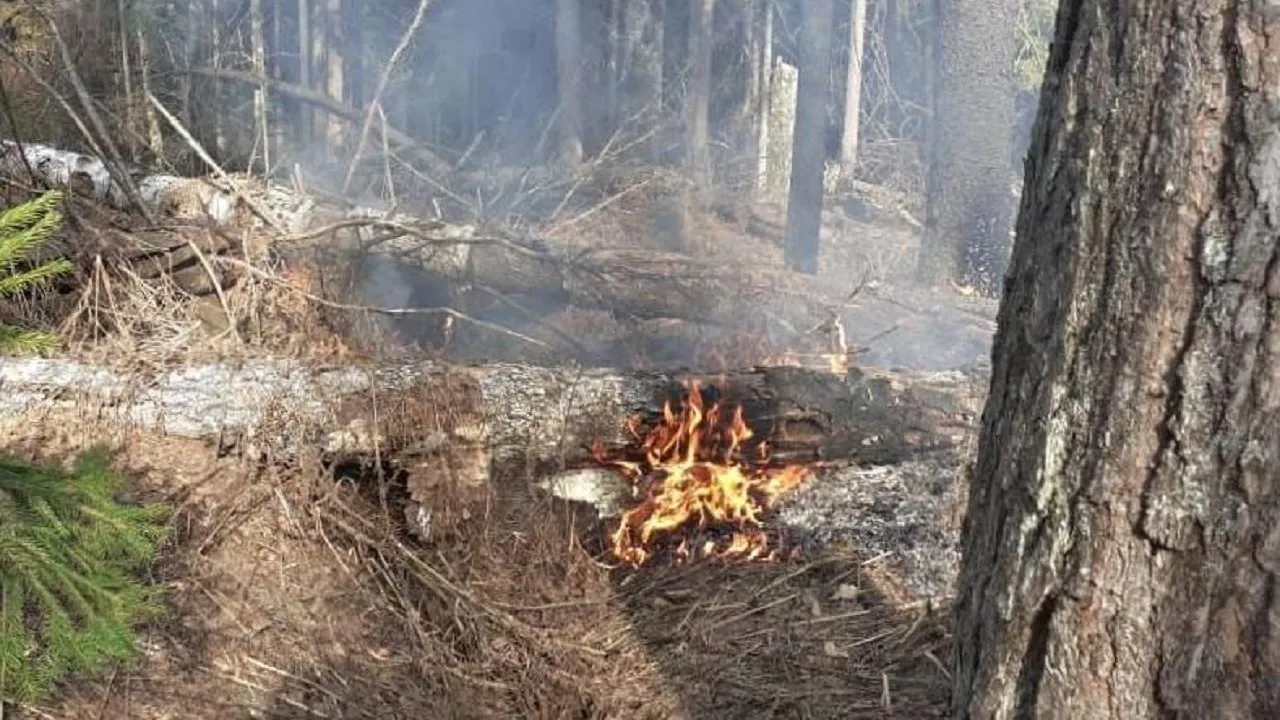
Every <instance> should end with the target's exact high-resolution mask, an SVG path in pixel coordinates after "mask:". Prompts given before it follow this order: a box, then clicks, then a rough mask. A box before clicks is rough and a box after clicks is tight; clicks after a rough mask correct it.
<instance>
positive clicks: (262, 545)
mask: <svg viewBox="0 0 1280 720" xmlns="http://www.w3.org/2000/svg"><path fill="white" fill-rule="evenodd" d="M757 214H760V213H759V212H758V211H757ZM637 218H640V219H642V220H643V219H644V213H643V211H642V209H641V208H632V209H628V208H627V207H626V206H625V205H620V206H619V207H617V208H614V209H612V210H611V211H610V212H604V213H600V214H599V215H598V217H593V218H591V219H590V220H589V221H588V220H584V221H583V222H582V223H581V224H580V227H578V228H576V230H577V231H578V232H581V233H583V234H584V235H588V234H590V235H596V236H598V235H599V234H600V233H602V232H604V233H608V234H610V235H611V236H613V237H618V236H623V237H628V238H638V239H640V240H638V241H640V242H643V241H644V240H642V238H646V237H648V238H653V229H652V227H651V226H648V225H646V226H643V227H627V225H628V223H635V222H639V221H640V220H637ZM644 222H646V223H647V222H649V221H648V220H644ZM684 222H685V223H687V224H686V225H685V227H684V232H683V233H682V235H683V237H684V238H686V239H692V240H691V242H694V243H697V244H698V245H692V246H691V245H689V244H687V242H686V244H684V245H683V247H681V248H680V249H681V250H683V251H685V252H689V253H691V254H695V255H698V256H701V257H706V258H714V257H716V256H717V254H718V253H719V254H721V255H723V256H725V257H729V256H733V257H737V258H742V257H748V256H749V257H753V258H757V259H758V261H759V262H761V263H766V264H779V263H780V261H781V249H780V248H779V247H778V246H777V244H776V242H773V241H771V240H769V239H768V238H767V237H762V236H761V235H760V234H753V233H751V232H748V231H747V228H746V223H745V222H743V221H742V220H741V219H740V218H739V219H734V218H733V217H729V218H728V219H726V218H725V217H723V216H720V215H716V214H714V213H708V214H707V215H705V216H698V217H694V218H685V219H684ZM611 226H612V227H613V228H614V229H613V230H610V229H609V228H610V227H611ZM765 235H768V233H765ZM913 236H914V232H912V231H911V230H910V229H909V228H905V227H901V226H894V225H890V224H886V223H882V222H872V221H868V222H855V221H852V220H849V219H848V218H846V217H844V216H843V214H842V213H840V211H833V212H831V213H829V217H828V222H827V223H826V230H825V235H824V253H823V258H822V266H823V269H822V273H821V274H820V276H819V278H818V279H817V280H816V281H815V282H817V283H821V284H825V286H826V287H829V288H830V289H831V292H833V293H841V292H843V293H848V292H850V290H851V289H852V288H854V287H856V286H858V285H859V284H864V285H865V284H866V283H864V282H863V281H864V280H866V279H871V280H874V281H875V283H874V293H867V294H864V295H862V296H860V298H859V299H860V303H859V304H857V306H854V307H849V308H846V311H847V315H846V317H845V318H844V321H845V322H846V324H847V325H848V326H849V327H850V328H851V329H853V331H854V332H855V333H856V337H877V336H879V338H880V339H878V340H876V341H874V342H869V343H868V345H869V348H868V350H867V351H866V353H864V355H863V357H864V360H865V362H867V363H869V364H875V365H901V366H906V367H929V368H937V367H955V366H962V365H970V364H975V363H976V364H980V363H981V362H982V361H983V360H984V359H985V356H986V354H987V353H988V352H989V343H990V333H991V330H992V329H993V325H992V322H993V321H992V318H993V315H994V313H993V310H994V307H993V304H992V303H989V302H985V301H980V300H977V299H975V298H973V297H971V296H969V295H968V294H967V293H965V292H964V291H963V290H962V289H960V290H957V291H956V292H950V291H929V292H926V291H919V290H910V289H908V288H907V278H908V276H909V263H910V260H909V259H910V258H912V257H913V256H914V240H913ZM652 241H653V242H666V240H665V239H661V238H659V239H653V240H652ZM103 438H104V435H103V433H102V429H101V428H95V427H91V426H89V425H86V424H83V423H81V424H68V423H58V422H50V421H39V420H37V419H35V418H12V419H6V420H3V421H0V447H2V448H3V449H6V450H10V451H15V452H20V453H23V454H27V455H32V456H42V457H47V458H65V457H69V456H70V455H72V454H73V453H75V452H77V451H79V450H81V449H84V448H85V447H87V446H89V445H91V444H93V443H98V442H102V441H103ZM115 445H116V446H117V447H118V448H119V450H120V454H119V456H118V462H119V464H120V467H121V469H122V470H125V471H126V472H128V473H130V474H131V475H132V476H134V477H136V478H137V480H138V490H137V492H138V493H139V494H140V495H141V496H144V497H147V498H152V499H163V500H166V501H167V502H169V503H171V504H172V505H173V506H174V507H175V508H176V515H175V527H176V530H177V532H176V535H175V537H174V539H173V540H172V541H171V542H170V543H169V545H168V546H167V547H166V549H165V551H164V553H163V560H162V562H160V563H159V564H158V566H157V567H156V568H155V569H154V575H155V579H156V580H157V581H158V582H160V583H162V584H163V585H164V586H165V587H166V588H167V591H168V601H167V603H168V610H169V612H168V613H167V616H166V618H165V619H164V620H162V621H159V622H156V623H153V624H152V625H149V626H147V627H146V628H144V629H143V632H142V641H143V646H144V654H143V657H142V659H141V661H140V662H139V663H138V664H137V665H136V666H135V667H130V668H121V669H119V670H118V671H116V672H114V673H113V674H111V675H110V676H109V677H107V678H104V679H101V680H95V681H76V682H73V683H69V684H68V685H66V686H65V687H64V688H62V689H61V691H60V694H59V696H58V698H57V700H56V702H53V703H50V704H47V705H43V706H40V707H35V708H29V709H27V710H26V711H25V712H27V713H29V714H30V716H31V717H54V718H72V719H75V720H81V719H84V720H89V719H90V718H155V719H160V718H174V719H176V718H194V719H197V720H199V719H203V718H210V719H211V718H219V719H220V720H221V719H223V718H310V717H316V718H467V719H470V718H476V719H479V718H637V719H639V718H655V719H656V718H691V719H692V718H698V719H700V718H744V719H745V718H767V717H774V718H797V719H798V718H806V719H807V718H882V717H909V718H927V717H938V716H941V715H942V714H943V713H944V712H945V709H946V701H947V696H948V692H949V677H948V672H949V671H948V667H949V663H950V646H949V625H950V618H949V610H948V608H947V600H946V598H945V597H938V598H929V597H914V596H910V595H905V596H904V595H903V594H902V593H901V592H897V591H896V590H895V587H896V585H895V583H894V582H893V578H891V577H886V571H885V570H884V569H883V565H882V563H881V560H882V559H883V558H882V557H869V556H867V554H866V553H865V552H862V551H861V550H862V549H860V548H853V547H839V546H832V547H827V548H824V549H823V550H822V552H820V553H818V554H816V555H813V556H810V557H807V558H805V559H803V560H796V561H789V562H779V563H760V564H741V565H709V564H702V563H695V564H691V565H687V566H683V567H661V566H659V567H653V568H648V569H643V570H640V571H632V570H627V569H622V568H616V567H610V566H609V565H608V564H606V563H605V562H603V561H602V559H601V558H602V557H603V554H602V553H601V552H600V542H601V537H602V528H601V525H600V522H599V521H598V520H597V519H595V518H594V516H593V515H591V513H590V512H589V511H587V510H585V509H583V508H579V507H573V506H570V505H567V504H565V503H562V502H559V501H552V500H550V499H548V498H546V497H543V496H541V495H538V494H535V492H534V491H533V490H532V489H531V488H529V487H507V486H505V485H500V484H499V485H495V487H493V488H491V489H490V494H491V502H490V505H489V507H490V510H489V512H488V513H487V515H486V516H485V517H483V518H476V519H475V522H474V523H472V524H471V525H470V526H468V528H467V529H466V530H465V531H464V532H463V534H461V535H459V536H458V537H455V538H451V539H450V540H449V542H447V543H446V542H438V543H436V544H435V545H434V546H432V547H426V548H424V547H419V546H418V545H416V544H415V543H414V541H412V540H410V539H408V537H407V536H406V535H405V534H404V532H403V528H402V525H403V523H402V522H399V521H395V520H393V519H392V517H394V515H395V513H394V511H392V512H386V511H385V508H384V507H380V505H381V498H380V497H379V494H378V492H377V491H376V489H375V490H370V488H376V487H377V485H378V483H377V482H376V481H373V480H371V479H369V478H358V477H350V476H343V475H341V474H339V473H333V472H326V471H323V470H322V469H321V468H318V467H308V466H305V465H304V466H299V467H292V468H264V467H261V466H259V465H257V464H249V463H247V462H245V461H242V460H239V459H236V458H232V457H221V458H220V457H217V456H216V453H215V452H214V450H213V449H211V448H209V447H208V446H206V445H203V444H200V443H194V442H187V441H181V440H177V439H173V438H159V437H156V436H152V435H143V434H132V435H129V436H118V437H116V438H115ZM952 462H954V460H953V461H952ZM955 471H956V468H955V467H954V466H951V465H947V464H943V465H939V466H938V467H937V468H935V470H934V472H935V473H936V474H938V475H941V476H945V477H947V478H951V477H954V476H955V475H956V474H957V473H956V472H955ZM956 482H958V481H956ZM952 494H953V495H958V490H956V491H955V492H953V493H952ZM956 528H957V526H956V525H954V524H948V525H947V527H946V528H945V529H944V530H945V532H946V533H950V534H951V535H952V536H954V533H955V531H956Z"/></svg>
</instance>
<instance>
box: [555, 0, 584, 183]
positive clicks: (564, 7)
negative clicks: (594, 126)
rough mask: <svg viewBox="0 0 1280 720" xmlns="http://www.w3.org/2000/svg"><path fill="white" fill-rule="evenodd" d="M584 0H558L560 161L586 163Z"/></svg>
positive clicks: (557, 45)
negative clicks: (583, 51)
mask: <svg viewBox="0 0 1280 720" xmlns="http://www.w3.org/2000/svg"><path fill="white" fill-rule="evenodd" d="M579 1H580V0H556V67H557V76H558V80H559V82H558V87H559V97H560V107H559V115H558V122H557V125H558V127H559V128H560V161H561V162H563V163H564V164H565V165H567V166H569V167H577V166H578V165H579V164H580V163H581V162H582V153H583V151H582V97H581V92H582V88H581V85H582V32H581V29H580V26H581V10H582V8H581V7H580V6H579V4H578V3H579Z"/></svg>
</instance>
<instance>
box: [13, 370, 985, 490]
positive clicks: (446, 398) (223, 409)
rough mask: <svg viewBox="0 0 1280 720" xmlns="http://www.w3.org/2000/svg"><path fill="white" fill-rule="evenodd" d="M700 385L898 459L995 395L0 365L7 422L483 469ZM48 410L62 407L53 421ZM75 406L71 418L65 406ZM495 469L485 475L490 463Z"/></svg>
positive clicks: (623, 376) (762, 413) (620, 378)
mask: <svg viewBox="0 0 1280 720" xmlns="http://www.w3.org/2000/svg"><path fill="white" fill-rule="evenodd" d="M687 379H696V380H699V382H701V383H702V384H703V386H704V387H706V388H713V389H714V392H715V393H717V394H718V395H720V396H721V397H723V398H724V400H725V401H726V402H729V403H732V404H741V405H742V407H743V410H744V413H745V418H746V420H747V422H748V424H749V425H751V426H752V427H753V429H755V431H756V433H757V435H758V436H761V437H767V438H769V439H770V441H771V443H772V445H773V448H774V450H775V456H777V457H785V458H789V459H803V460H817V459H822V458H851V459H854V460H860V461H864V462H869V463H891V462H897V461H900V460H903V459H906V458H909V457H911V456H913V455H915V454H918V453H919V452H922V451H927V450H929V449H934V448H943V447H950V446H953V445H955V444H956V443H957V442H960V441H961V440H962V439H963V438H964V437H965V436H966V435H967V433H968V431H969V429H970V428H971V427H972V423H973V422H974V420H975V417H976V413H977V412H978V411H979V409H980V403H981V395H982V392H983V391H984V390H985V387H984V386H983V385H982V383H981V380H980V379H977V378H975V377H972V376H969V375H965V374H962V373H959V372H944V373H922V374H906V373H895V372H889V371H878V370H867V371H859V370H854V371H853V372H851V373H850V374H849V375H848V376H846V377H839V376H836V375H832V374H829V373H825V372H819V371H814V370H808V369H803V368H793V367H776V368H756V369H749V370H741V371H736V372H731V373H727V374H722V375H719V376H696V375H687V376H679V377H677V376H674V375H669V374H662V373H621V372H618V371H614V370H608V369H595V370H567V369H557V368H545V367H535V366H528V365H484V366H470V367H465V366H453V365H445V364H438V363H413V364H397V365H377V366H368V367H360V366H343V367H333V366H317V367H308V366H304V365H301V364H298V363H294V362H291V361H284V360H280V361H251V362H244V363H242V364H240V365H237V366H233V365H229V364H211V365H201V366H190V367H183V368H179V369H175V370H171V371H167V372H162V373H159V374H154V375H151V376H144V375H139V374H136V373H131V372H126V371H117V370H114V369H112V368H110V367H105V366H96V365H87V364H82V363H77V362H73V361H69V360H61V359H3V360H0V415H3V416H5V417H9V418H18V417H24V418H26V419H25V420H24V422H37V423H38V422H40V419H39V418H40V416H42V415H43V416H49V417H57V418H58V419H59V422H62V421H68V420H70V419H71V416H72V415H73V416H74V421H75V422H84V421H85V420H86V419H87V418H93V417H96V418H100V419H105V420H108V421H109V422H110V423H112V424H115V425H117V426H121V425H122V426H126V427H139V428H146V429H151V430H156V431H160V432H162V433H166V434H172V435H178V436H184V437H192V438H208V439H215V438H222V440H223V442H228V441H229V439H234V440H235V441H236V442H240V443H243V444H248V445H252V446H256V447H259V448H271V449H274V450H276V451H285V452H297V451H299V450H301V449H304V448H308V447H314V448H317V449H324V450H327V451H329V452H335V453H355V454H363V453H372V452H374V451H375V449H376V450H378V451H379V452H382V453H384V454H387V455H397V454H399V455H406V456H412V455H415V454H421V453H428V454H429V453H431V452H434V451H435V450H437V449H439V448H440V447H443V446H445V445H447V444H449V443H451V442H455V441H457V442H461V443H464V444H466V445H469V446H474V447H478V448H483V450H484V452H485V453H486V454H487V457H488V461H487V462H486V465H489V466H491V465H493V464H495V463H507V462H512V461H520V462H525V461H529V460H532V461H535V462H557V463H563V462H568V463H574V462H578V461H585V460H587V459H589V457H590V456H589V453H588V451H587V446H588V445H589V444H590V443H591V442H593V441H596V440H600V441H603V442H605V443H606V444H613V443H625V442H627V439H626V437H625V434H624V431H623V425H624V422H625V421H626V419H627V418H628V417H629V416H630V415H632V414H636V413H639V414H642V415H647V416H656V414H657V413H658V412H660V410H661V407H662V403H663V402H664V401H665V400H679V399H680V397H681V395H682V394H683V390H682V386H681V383H682V382H684V381H685V380H687ZM50 413H53V415H50ZM68 413H71V415H68ZM486 469H488V468H486Z"/></svg>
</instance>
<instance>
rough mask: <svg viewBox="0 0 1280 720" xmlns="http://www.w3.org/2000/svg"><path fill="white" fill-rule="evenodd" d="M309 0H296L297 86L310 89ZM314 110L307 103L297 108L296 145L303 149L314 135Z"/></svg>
mask: <svg viewBox="0 0 1280 720" xmlns="http://www.w3.org/2000/svg"><path fill="white" fill-rule="evenodd" d="M311 20H312V15H311V0H298V86H299V87H302V88H305V89H307V90H312V89H313V86H312V79H311V58H312V54H311V46H312V37H311V35H312V28H311V25H312V23H311ZM315 118H316V111H315V109H314V108H311V107H309V106H307V105H303V106H301V107H299V108H298V128H297V139H296V142H297V145H298V150H299V151H305V150H306V149H307V147H308V146H309V145H310V144H311V139H312V138H313V137H315V122H316V119H315Z"/></svg>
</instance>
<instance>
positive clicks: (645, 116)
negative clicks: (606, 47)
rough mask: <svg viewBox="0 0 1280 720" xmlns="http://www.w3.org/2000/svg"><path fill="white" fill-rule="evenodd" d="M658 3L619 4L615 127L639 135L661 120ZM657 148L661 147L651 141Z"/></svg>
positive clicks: (660, 22) (660, 60)
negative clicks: (625, 128) (620, 25)
mask: <svg viewBox="0 0 1280 720" xmlns="http://www.w3.org/2000/svg"><path fill="white" fill-rule="evenodd" d="M661 4H662V3H661V2H660V0H656V1H655V0H649V1H647V2H634V1H633V2H622V3H621V13H622V30H621V33H620V34H621V36H622V38H621V44H622V48H621V55H622V57H621V59H620V60H619V78H618V104H619V107H618V114H617V118H618V123H619V124H628V123H633V124H634V125H635V127H633V128H630V129H629V130H628V134H629V135H632V136H634V135H639V134H641V133H643V132H646V131H648V130H649V128H651V127H654V126H655V125H657V124H658V122H659V119H660V118H661V117H662V8H661ZM649 145H650V146H651V147H653V148H657V147H659V146H660V145H661V143H659V142H656V141H651V142H650V143H649Z"/></svg>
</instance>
